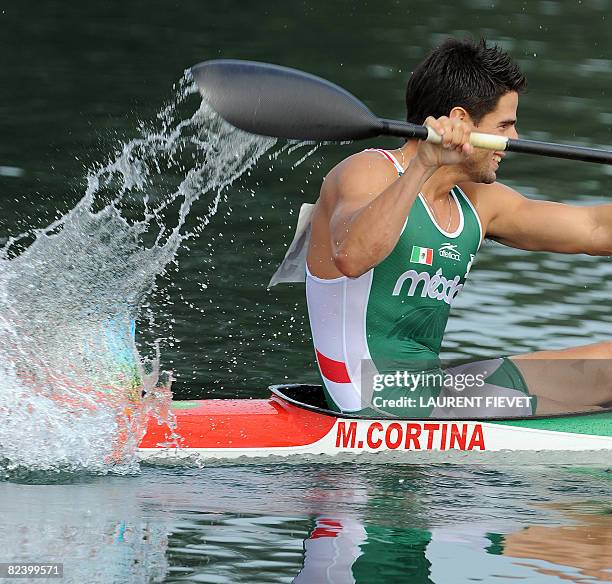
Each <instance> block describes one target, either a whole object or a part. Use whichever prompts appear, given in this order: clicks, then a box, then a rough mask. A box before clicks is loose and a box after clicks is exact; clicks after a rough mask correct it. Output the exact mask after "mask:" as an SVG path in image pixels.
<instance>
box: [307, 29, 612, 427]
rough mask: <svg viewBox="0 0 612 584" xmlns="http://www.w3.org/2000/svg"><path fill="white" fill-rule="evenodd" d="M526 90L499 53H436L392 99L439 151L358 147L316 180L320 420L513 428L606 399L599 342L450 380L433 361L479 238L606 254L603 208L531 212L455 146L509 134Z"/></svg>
mask: <svg viewBox="0 0 612 584" xmlns="http://www.w3.org/2000/svg"><path fill="white" fill-rule="evenodd" d="M525 86H526V80H525V77H524V75H523V74H522V73H521V72H520V70H519V68H518V66H517V65H516V64H515V63H513V61H512V60H511V58H510V57H509V56H508V55H507V54H506V53H504V52H503V51H501V50H500V49H499V48H497V47H488V46H487V45H486V43H485V42H480V43H474V42H472V41H469V40H448V41H446V42H445V43H444V44H442V45H441V46H440V47H438V48H436V49H435V50H434V51H432V52H431V53H430V55H429V56H428V57H427V58H426V59H425V60H424V61H423V62H422V63H421V64H420V65H419V66H418V67H417V68H416V70H415V71H414V73H413V74H412V76H411V78H410V80H409V81H408V85H407V89H406V105H407V119H408V121H409V122H412V123H415V124H426V125H427V126H429V127H430V128H432V129H433V130H434V131H435V132H437V133H438V134H439V135H440V136H441V137H442V144H441V145H439V146H438V145H433V144H431V143H427V142H417V141H416V140H409V141H407V142H406V144H405V145H404V146H402V147H401V148H399V149H397V150H393V151H385V150H366V151H364V152H360V153H358V154H355V155H353V156H351V157H349V158H347V159H346V160H344V161H343V162H341V163H340V164H339V165H337V166H336V167H335V168H334V169H332V170H331V172H330V173H329V174H328V175H327V176H326V177H325V180H324V182H323V186H322V188H321V193H320V197H319V199H318V201H317V204H316V207H315V209H314V212H313V215H312V221H311V238H310V245H309V248H308V256H307V276H306V292H307V300H308V311H309V317H310V324H311V328H312V334H313V341H314V346H315V350H316V356H317V361H318V364H319V369H320V371H321V374H322V377H323V380H324V383H325V389H326V393H327V397H328V401H329V404H330V407H332V408H334V409H337V410H339V411H345V412H369V413H371V411H372V410H374V411H376V412H379V413H381V414H383V415H391V416H396V415H399V416H408V417H411V416H413V415H414V416H417V417H420V416H425V415H448V416H464V415H478V414H482V415H500V416H508V415H510V416H512V415H515V416H516V415H531V414H533V413H538V414H545V413H555V412H567V411H573V410H581V409H594V408H597V407H600V406H602V405H605V404H608V403H610V402H612V378H611V375H610V373H609V372H608V371H607V370H606V369H605V368H602V367H601V366H600V362H599V361H595V360H599V359H601V360H607V359H609V358H610V357H611V356H612V343H610V342H602V343H596V344H591V345H586V346H582V347H576V348H571V349H564V350H558V351H541V352H538V353H531V354H526V355H521V356H511V357H509V358H499V359H490V360H487V361H483V362H477V363H471V364H468V365H463V366H460V367H457V368H453V369H449V370H443V369H442V368H441V365H440V361H439V358H438V355H439V352H440V348H441V344H442V336H443V332H444V329H445V326H446V321H447V318H448V315H449V310H450V306H451V305H452V303H453V301H454V300H455V298H456V297H457V295H458V294H459V293H460V291H461V288H462V287H463V285H464V283H465V280H466V277H467V275H468V273H469V270H470V268H471V265H472V263H473V261H474V258H475V256H476V254H477V251H478V249H479V247H480V244H481V242H482V240H483V239H484V238H485V237H487V238H490V239H493V240H496V241H498V242H500V243H503V244H506V245H509V246H512V247H516V248H521V249H525V250H541V251H544V250H545V251H551V252H561V253H587V254H590V255H612V205H601V206H596V207H576V206H570V205H564V204H559V203H551V202H544V201H532V200H529V199H527V198H525V197H523V196H522V195H521V194H519V193H518V192H516V191H514V190H513V189H511V188H509V187H507V186H504V185H502V184H501V183H498V182H497V181H496V172H497V170H498V168H499V165H500V163H501V162H502V160H503V158H504V152H501V151H500V152H491V151H489V150H480V149H474V148H473V147H472V146H471V145H470V144H469V135H470V132H472V131H477V132H482V133H488V134H498V135H503V136H506V137H509V138H516V137H517V132H516V120H517V106H518V100H519V95H520V94H521V93H522V92H523V90H524V89H525ZM425 375H430V376H431V378H432V381H431V383H427V384H425V383H424V380H425ZM419 376H420V377H419ZM459 379H460V380H461V383H460V384H458V383H457V380H459ZM466 379H469V381H470V383H469V384H468V386H467V387H466V383H465V381H466ZM407 380H408V381H407ZM458 395H461V396H463V397H465V398H466V399H467V398H475V399H476V398H480V400H476V401H473V400H468V401H466V400H464V402H462V403H464V406H462V407H456V406H457V403H458V402H457V400H452V401H451V400H450V398H453V397H454V398H456V397H457V396H458ZM498 398H499V399H498ZM501 398H503V399H501ZM500 400H501V401H500ZM465 404H467V405H465ZM509 404H511V405H509Z"/></svg>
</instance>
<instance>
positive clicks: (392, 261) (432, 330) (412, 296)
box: [366, 187, 482, 369]
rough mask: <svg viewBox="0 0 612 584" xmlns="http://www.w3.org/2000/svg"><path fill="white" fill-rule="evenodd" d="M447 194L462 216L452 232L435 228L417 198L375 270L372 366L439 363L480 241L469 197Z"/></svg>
mask: <svg viewBox="0 0 612 584" xmlns="http://www.w3.org/2000/svg"><path fill="white" fill-rule="evenodd" d="M451 196H452V199H453V200H454V203H455V204H456V206H457V209H459V214H460V220H459V226H458V228H457V230H456V231H455V232H454V233H448V232H446V231H444V230H443V229H442V228H441V227H440V226H438V224H437V223H436V221H435V219H434V217H433V216H432V214H431V212H430V210H429V207H428V206H427V202H426V201H425V200H424V199H423V197H422V195H419V196H417V198H416V199H415V201H414V204H413V206H412V209H411V210H410V213H409V215H408V218H407V220H406V223H405V225H404V228H403V230H402V233H401V235H400V238H399V241H398V242H397V244H396V246H395V248H394V249H393V251H392V252H391V253H390V254H389V256H388V257H387V258H385V259H384V260H383V261H382V262H381V263H380V264H378V265H377V266H376V267H375V268H374V269H373V275H372V282H371V287H370V294H369V298H368V304H367V311H366V333H367V343H368V347H369V351H370V355H371V357H372V360H373V361H374V363H375V364H381V365H382V364H383V363H389V362H395V363H402V364H404V365H406V364H407V363H409V362H410V361H411V360H413V359H419V360H422V359H426V360H427V359H429V360H432V361H433V362H436V361H437V358H438V354H439V352H440V347H441V344H442V337H443V335H444V329H445V328H446V323H447V320H448V315H449V311H450V307H451V304H452V302H453V301H454V299H455V298H456V296H457V295H458V294H459V292H460V291H461V289H462V288H463V285H464V283H465V280H466V277H467V275H468V273H469V271H470V267H471V265H472V262H473V261H474V257H475V256H476V252H477V251H478V248H479V246H480V241H481V237H482V235H481V228H480V221H479V219H478V216H477V214H476V212H475V210H474V209H473V207H472V205H471V203H470V201H469V200H468V198H467V196H466V195H465V194H464V193H463V192H462V191H461V189H459V187H454V188H453V189H452V190H451ZM382 369H387V367H386V366H383V367H382Z"/></svg>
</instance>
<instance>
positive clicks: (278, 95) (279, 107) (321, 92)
mask: <svg viewBox="0 0 612 584" xmlns="http://www.w3.org/2000/svg"><path fill="white" fill-rule="evenodd" d="M191 72H192V74H193V77H194V79H195V80H196V82H197V84H198V87H199V88H200V93H201V94H202V97H203V98H204V99H205V100H206V101H207V102H208V103H209V104H210V106H211V107H212V108H213V109H214V110H215V111H216V112H217V113H218V114H219V115H220V116H221V117H222V118H224V119H225V120H226V121H227V122H229V123H230V124H232V125H233V126H236V127H237V128H240V129H241V130H245V131H246V132H250V133H252V134H261V135H263V136H272V137H275V138H291V139H295V140H314V141H323V140H360V139H363V138H371V137H374V136H377V135H379V134H380V133H381V131H382V126H383V123H382V120H380V119H379V118H377V117H376V116H375V115H374V114H373V113H372V112H371V111H370V110H369V109H368V108H367V107H366V106H365V105H364V104H363V103H362V102H361V101H359V100H358V99H357V98H356V97H355V96H354V95H352V94H350V93H349V92H348V91H346V90H344V89H342V88H341V87H338V86H337V85H335V84H333V83H330V82H329V81H326V80H325V79H321V78H320V77H316V76H315V75H310V74H308V73H303V72H302V71H297V70H296V69H290V68H288V67H280V66H278V65H270V64H267V63H256V62H253V61H238V60H230V59H219V60H214V61H205V62H203V63H200V64H198V65H195V66H194V67H192V68H191Z"/></svg>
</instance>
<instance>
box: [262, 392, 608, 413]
mask: <svg viewBox="0 0 612 584" xmlns="http://www.w3.org/2000/svg"><path fill="white" fill-rule="evenodd" d="M268 389H269V390H270V391H271V392H272V394H273V395H275V396H276V397H279V398H280V399H282V400H283V401H285V402H287V403H290V404H291V405H294V406H297V407H298V408H302V409H304V410H310V411H311V412H317V413H318V414H325V415H327V416H332V417H334V418H343V419H346V418H350V419H355V420H400V421H402V420H420V419H422V418H399V417H391V416H376V415H373V416H372V415H368V416H361V415H359V414H353V413H351V412H336V411H333V410H330V409H328V407H327V402H326V400H325V392H324V391H323V386H322V385H314V384H308V383H285V384H278V385H270V386H269V387H268ZM298 396H299V398H300V399H298ZM609 413H612V407H609V408H602V409H600V410H589V411H582V412H566V413H561V414H551V415H545V416H488V417H474V416H472V415H470V416H466V417H465V418H461V419H466V420H467V419H470V420H478V421H483V422H503V421H519V420H551V419H559V418H575V417H585V416H597V415H601V414H609ZM427 420H431V421H432V422H455V421H457V420H459V418H457V417H452V418H448V417H435V418H427Z"/></svg>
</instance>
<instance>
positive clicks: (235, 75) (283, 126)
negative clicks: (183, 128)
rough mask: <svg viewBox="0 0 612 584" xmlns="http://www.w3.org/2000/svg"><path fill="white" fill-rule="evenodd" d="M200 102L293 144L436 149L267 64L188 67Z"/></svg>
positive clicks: (601, 157)
mask: <svg viewBox="0 0 612 584" xmlns="http://www.w3.org/2000/svg"><path fill="white" fill-rule="evenodd" d="M191 72H192V74H193V77H194V79H195V81H196V83H197V84H198V87H199V89H200V93H201V94H202V97H203V98H204V99H205V100H206V101H207V102H208V103H209V104H210V106H211V107H212V108H213V109H214V110H215V111H216V112H217V113H218V114H219V115H220V116H221V117H222V118H224V119H225V120H226V121H227V122H229V123H230V124H232V125H233V126H236V127H237V128H240V129H241V130H244V131H246V132H250V133H252V134H260V135H263V136H272V137H274V138H289V139H294V140H313V141H326V140H329V141H333V140H336V141H344V140H362V139H365V138H373V137H375V136H400V137H403V138H416V139H418V140H427V141H428V142H433V143H435V144H439V143H440V141H441V138H440V136H438V134H436V133H435V132H434V131H433V130H431V129H430V128H427V127H426V126H419V125H417V124H410V123H408V122H402V121H398V120H385V119H382V118H379V117H377V116H376V115H374V114H373V113H372V112H371V111H370V110H369V109H368V108H367V107H366V106H365V104H364V103H363V102H361V101H360V100H359V99H357V98H356V97H355V96H354V95H352V94H351V93H349V92H348V91H346V90H345V89H343V88H342V87H339V86H338V85H335V84H334V83H330V82H329V81H326V80H325V79H322V78H321V77H317V76H315V75H310V74H309V73H304V72H303V71H298V70H297V69H291V68H289V67H280V66H278V65H270V64H268V63H257V62H254V61H240V60H234V59H217V60H213V61H204V62H203V63H199V64H198V65H195V66H194V67H192V68H191ZM470 143H471V144H472V145H473V146H475V147H476V148H486V149H487V150H498V151H502V150H506V151H508V152H524V153H527V154H539V155H542V156H552V157H555V158H567V159H570V160H582V161H585V162H599V163H601V164H612V152H610V151H608V150H599V149H595V148H584V147H581V146H569V145H563V144H552V143H549V142H539V141H536V140H520V139H512V138H506V137H505V136H495V135H492V134H480V133H477V132H473V133H472V134H471V136H470Z"/></svg>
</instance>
